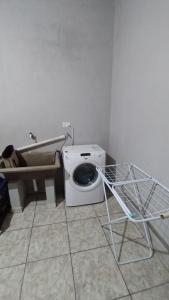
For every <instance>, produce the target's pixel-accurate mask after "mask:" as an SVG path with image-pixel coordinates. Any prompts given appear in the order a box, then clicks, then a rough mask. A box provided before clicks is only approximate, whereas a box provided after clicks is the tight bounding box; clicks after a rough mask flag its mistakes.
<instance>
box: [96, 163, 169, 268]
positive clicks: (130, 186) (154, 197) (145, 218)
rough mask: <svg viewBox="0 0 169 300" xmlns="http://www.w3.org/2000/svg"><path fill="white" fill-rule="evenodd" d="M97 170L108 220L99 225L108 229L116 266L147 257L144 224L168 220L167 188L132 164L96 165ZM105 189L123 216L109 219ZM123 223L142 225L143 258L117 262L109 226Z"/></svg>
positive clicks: (113, 238)
mask: <svg viewBox="0 0 169 300" xmlns="http://www.w3.org/2000/svg"><path fill="white" fill-rule="evenodd" d="M97 171H98V173H99V174H100V176H101V178H102V182H103V189H104V195H105V202H106V208H107V217H108V223H105V224H103V226H108V229H109V230H110V233H111V240H112V246H113V252H114V256H115V259H116V261H117V263H118V264H127V263H130V262H136V261H141V260H145V259H148V258H151V257H152V254H153V249H152V244H151V238H150V234H149V229H148V225H147V223H148V222H150V221H155V220H158V219H161V220H164V219H165V218H169V189H167V188H166V187H165V186H164V185H162V184H161V183H160V182H159V181H157V180H156V179H154V178H153V177H151V176H150V175H148V174H147V173H145V172H144V171H143V170H141V169H140V168H138V167H137V166H135V165H134V164H129V163H123V164H116V165H107V166H103V167H100V166H98V167H97ZM106 186H107V187H108V190H109V191H110V192H111V193H112V194H113V196H114V198H115V199H116V201H117V203H118V204H119V205H120V207H121V209H122V212H123V213H124V214H123V216H122V217H119V218H115V219H114V218H113V219H112V217H111V215H112V213H113V211H111V210H110V207H109V204H108V197H107V192H106ZM126 221H130V222H133V223H135V224H136V223H137V224H140V225H141V224H142V225H143V231H144V233H145V240H146V245H147V249H148V250H149V253H148V255H147V256H145V255H144V256H143V257H135V258H132V259H129V260H124V261H120V258H118V256H117V249H116V242H115V237H114V232H113V229H112V227H113V224H118V223H122V222H126Z"/></svg>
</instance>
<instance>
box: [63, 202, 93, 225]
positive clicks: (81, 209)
mask: <svg viewBox="0 0 169 300" xmlns="http://www.w3.org/2000/svg"><path fill="white" fill-rule="evenodd" d="M65 209H66V215H67V220H68V221H74V220H80V219H87V218H92V217H96V213H95V211H94V209H93V205H82V206H75V207H68V206H66V207H65Z"/></svg>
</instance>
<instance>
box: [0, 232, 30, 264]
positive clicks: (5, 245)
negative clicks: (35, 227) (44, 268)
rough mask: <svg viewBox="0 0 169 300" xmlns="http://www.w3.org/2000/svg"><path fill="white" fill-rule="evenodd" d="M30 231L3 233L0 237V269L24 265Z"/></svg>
mask: <svg viewBox="0 0 169 300" xmlns="http://www.w3.org/2000/svg"><path fill="white" fill-rule="evenodd" d="M29 240H30V229H21V230H14V231H9V232H5V233H3V234H1V235H0V267H1V268H2V267H8V266H13V265H17V264H21V263H25V261H26V256H27V251H28V244H29Z"/></svg>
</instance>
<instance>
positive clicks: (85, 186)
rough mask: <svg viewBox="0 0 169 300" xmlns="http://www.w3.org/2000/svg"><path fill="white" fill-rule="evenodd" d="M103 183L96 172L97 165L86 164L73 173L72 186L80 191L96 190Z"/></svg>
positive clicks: (78, 166) (75, 169)
mask: <svg viewBox="0 0 169 300" xmlns="http://www.w3.org/2000/svg"><path fill="white" fill-rule="evenodd" d="M100 181H101V178H100V176H99V174H98V172H97V170H96V164H94V163H92V162H84V163H81V164H79V165H77V166H76V167H74V169H73V170H72V172H71V184H72V185H73V186H74V187H75V188H76V189H78V190H80V191H89V190H92V189H94V188H95V187H96V186H97V185H98V184H99V183H100Z"/></svg>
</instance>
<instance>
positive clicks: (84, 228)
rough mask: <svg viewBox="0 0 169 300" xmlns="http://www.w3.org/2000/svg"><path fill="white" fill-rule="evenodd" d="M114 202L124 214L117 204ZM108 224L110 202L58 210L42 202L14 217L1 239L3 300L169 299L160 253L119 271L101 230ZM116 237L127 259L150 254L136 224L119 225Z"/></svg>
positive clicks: (168, 282) (61, 206)
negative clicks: (107, 207)
mask: <svg viewBox="0 0 169 300" xmlns="http://www.w3.org/2000/svg"><path fill="white" fill-rule="evenodd" d="M109 203H110V206H111V208H112V209H113V211H114V212H115V213H116V214H117V215H119V214H120V213H121V210H120V209H119V207H118V206H117V205H116V203H115V201H114V200H113V199H112V198H111V199H110V200H109ZM106 221H107V217H106V210H105V203H100V204H95V205H90V206H89V205H88V206H81V207H74V208H70V207H66V208H65V204H64V201H63V200H62V201H60V197H59V203H58V204H57V206H56V207H54V206H53V205H52V206H49V205H46V204H45V202H43V201H40V202H38V203H35V205H34V204H32V203H31V204H30V205H28V206H27V207H26V208H25V210H24V212H23V213H16V214H14V215H8V217H7V218H6V220H5V222H4V224H3V230H4V231H3V232H2V234H1V235H0V269H1V270H0V299H3V300H113V299H119V300H120V299H121V300H122V299H124V300H168V299H169V271H168V268H167V267H166V266H165V265H164V264H163V263H162V261H161V260H160V257H159V253H155V255H154V256H153V258H151V259H149V260H146V261H141V262H137V263H130V264H127V265H123V266H120V267H119V266H117V264H116V262H115V259H114V256H113V252H112V243H111V239H110V233H109V231H108V230H107V229H106V228H103V227H102V226H101V224H102V223H104V222H106ZM124 232H125V237H124V238H123V237H122V236H123V233H124ZM114 233H115V237H116V241H117V249H118V250H119V253H120V255H121V257H123V258H124V259H126V258H128V256H129V255H130V257H132V255H133V253H134V254H137V255H143V253H144V251H147V249H146V248H145V244H144V240H143V236H142V233H141V231H139V230H138V228H137V227H136V226H135V225H133V224H131V223H129V224H120V225H116V226H114ZM122 239H123V242H124V243H123V248H122V249H121V246H120V245H121V243H120V241H121V240H122ZM131 239H132V240H131Z"/></svg>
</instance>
